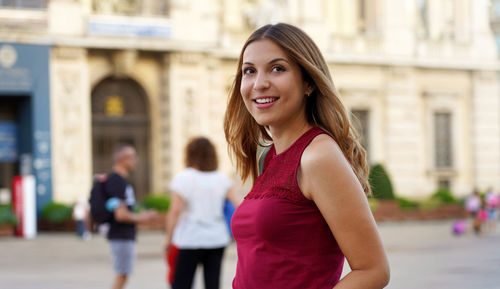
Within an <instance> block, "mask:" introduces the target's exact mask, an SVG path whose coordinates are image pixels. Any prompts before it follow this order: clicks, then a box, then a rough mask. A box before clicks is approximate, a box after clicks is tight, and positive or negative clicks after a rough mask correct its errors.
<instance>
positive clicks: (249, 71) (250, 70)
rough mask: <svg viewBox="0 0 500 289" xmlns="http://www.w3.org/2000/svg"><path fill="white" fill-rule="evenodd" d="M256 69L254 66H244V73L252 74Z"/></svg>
mask: <svg viewBox="0 0 500 289" xmlns="http://www.w3.org/2000/svg"><path fill="white" fill-rule="evenodd" d="M253 72H254V69H253V68H244V69H243V74H250V73H253Z"/></svg>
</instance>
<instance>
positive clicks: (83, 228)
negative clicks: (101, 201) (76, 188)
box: [73, 196, 91, 240]
mask: <svg viewBox="0 0 500 289" xmlns="http://www.w3.org/2000/svg"><path fill="white" fill-rule="evenodd" d="M89 212H90V206H89V203H88V201H87V198H85V197H83V196H80V197H78V199H77V201H76V203H75V205H74V207H73V220H75V222H76V234H77V235H78V237H80V238H81V239H83V240H89V239H90V238H91V234H90V231H89Z"/></svg>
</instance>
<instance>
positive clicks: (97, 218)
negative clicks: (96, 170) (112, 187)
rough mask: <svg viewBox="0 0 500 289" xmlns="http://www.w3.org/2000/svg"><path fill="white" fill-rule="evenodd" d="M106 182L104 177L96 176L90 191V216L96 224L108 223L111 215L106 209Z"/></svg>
mask: <svg viewBox="0 0 500 289" xmlns="http://www.w3.org/2000/svg"><path fill="white" fill-rule="evenodd" d="M106 181H107V176H106V175H100V176H97V177H96V178H95V181H94V184H93V185H92V190H91V191H90V200H89V203H90V215H91V216H92V219H93V220H94V222H96V223H98V224H102V223H108V222H109V221H110V220H111V218H112V215H113V213H112V212H110V211H108V210H107V209H106V201H107V200H108V199H109V195H108V194H107V193H106V188H105V187H106Z"/></svg>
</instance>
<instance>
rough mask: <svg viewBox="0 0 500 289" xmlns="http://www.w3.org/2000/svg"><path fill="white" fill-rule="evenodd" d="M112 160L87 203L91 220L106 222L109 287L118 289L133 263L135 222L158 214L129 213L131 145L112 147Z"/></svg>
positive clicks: (133, 156)
mask: <svg viewBox="0 0 500 289" xmlns="http://www.w3.org/2000/svg"><path fill="white" fill-rule="evenodd" d="M113 159H114V165H113V171H112V172H111V173H110V174H109V175H108V176H107V177H106V178H105V179H101V180H98V181H97V182H96V183H95V184H94V187H93V189H92V192H91V199H90V204H91V212H92V216H93V217H94V219H98V220H97V221H98V222H107V223H109V231H108V233H107V238H108V241H109V244H110V247H111V254H112V257H113V267H114V270H115V273H116V276H115V279H114V282H113V287H112V288H113V289H121V288H124V286H125V283H126V282H127V277H128V276H129V275H130V274H131V273H132V269H133V265H134V260H135V236H136V224H137V223H143V222H149V221H152V220H154V219H156V218H158V215H157V213H156V212H154V211H143V212H140V213H134V212H133V206H134V205H135V194H134V189H133V188H132V186H131V185H130V184H129V183H128V182H127V177H128V176H129V174H130V173H131V172H132V171H133V170H134V169H135V167H136V164H137V154H136V151H135V148H134V147H133V146H131V145H120V146H118V147H117V148H116V149H115V151H114V154H113ZM99 186H100V187H99ZM106 214H108V215H106Z"/></svg>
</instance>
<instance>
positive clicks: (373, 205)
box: [368, 197, 378, 212]
mask: <svg viewBox="0 0 500 289" xmlns="http://www.w3.org/2000/svg"><path fill="white" fill-rule="evenodd" d="M368 205H370V210H371V211H372V212H375V211H376V210H377V208H378V201H377V199H375V198H371V197H370V198H368Z"/></svg>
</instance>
